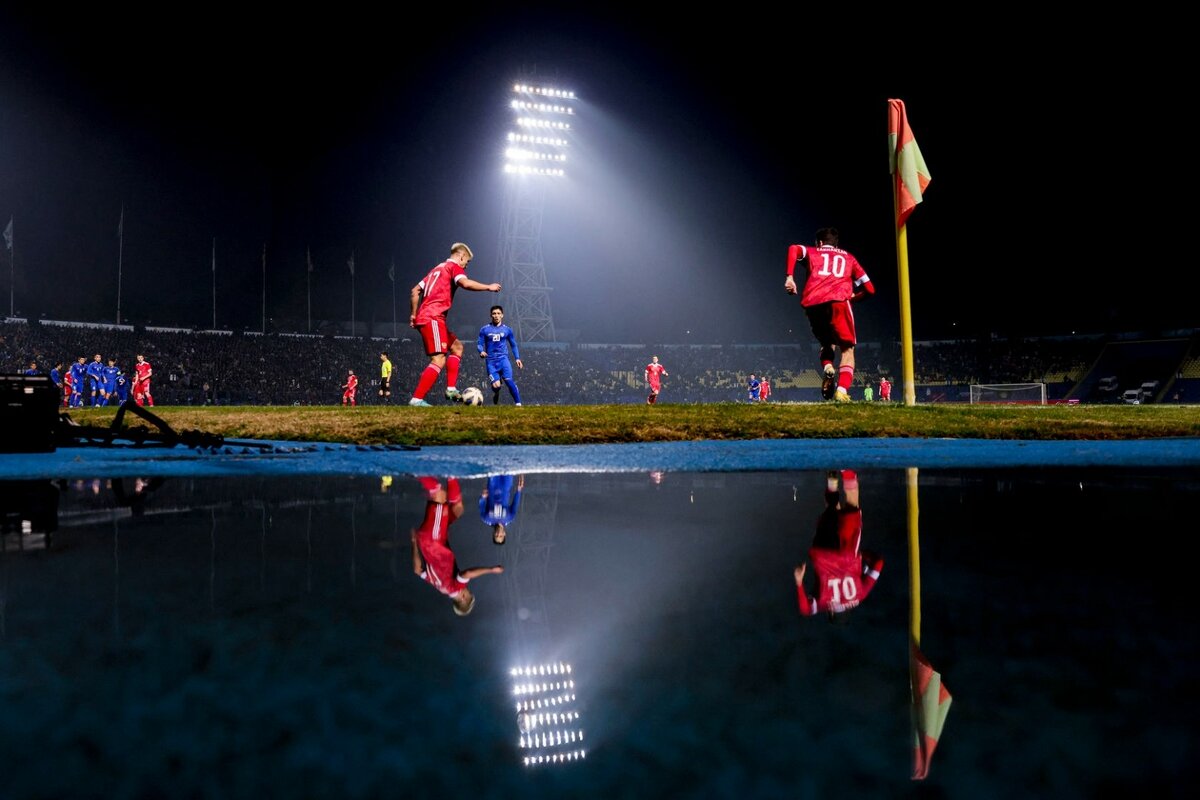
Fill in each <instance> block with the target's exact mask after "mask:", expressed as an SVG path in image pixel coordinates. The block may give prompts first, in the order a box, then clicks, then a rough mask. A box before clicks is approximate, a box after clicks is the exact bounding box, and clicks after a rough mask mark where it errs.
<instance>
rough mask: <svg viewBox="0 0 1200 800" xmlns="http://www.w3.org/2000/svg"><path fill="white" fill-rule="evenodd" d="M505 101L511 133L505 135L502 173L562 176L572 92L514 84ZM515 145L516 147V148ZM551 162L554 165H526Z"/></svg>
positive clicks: (564, 167)
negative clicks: (505, 142) (507, 104)
mask: <svg viewBox="0 0 1200 800" xmlns="http://www.w3.org/2000/svg"><path fill="white" fill-rule="evenodd" d="M512 90H513V95H514V97H513V98H512V99H511V100H510V101H509V108H510V109H511V110H512V112H513V118H512V125H513V128H514V129H515V130H512V131H510V132H509V133H508V137H507V139H508V146H507V147H506V148H505V151H504V172H505V173H506V174H509V175H532V176H546V177H552V178H561V177H565V176H566V174H567V172H566V161H567V152H566V151H567V148H568V145H569V142H568V139H567V136H569V135H570V133H571V130H572V126H571V118H572V117H574V116H575V106H574V105H572V103H574V101H575V93H574V92H572V91H569V90H566V89H559V88H556V87H552V86H538V85H534V84H529V83H515V84H513V87H512ZM518 145H519V146H518ZM534 161H537V162H551V163H553V164H554V166H545V165H543V164H539V165H537V166H533V165H531V164H530V162H534Z"/></svg>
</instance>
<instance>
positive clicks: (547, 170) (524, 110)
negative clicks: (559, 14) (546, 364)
mask: <svg viewBox="0 0 1200 800" xmlns="http://www.w3.org/2000/svg"><path fill="white" fill-rule="evenodd" d="M574 102H575V93H574V92H570V91H566V90H562V89H557V88H553V87H549V86H541V85H535V84H529V83H517V84H515V85H514V86H513V87H512V98H511V99H510V101H509V108H510V109H511V111H512V128H511V129H510V130H509V133H508V136H507V142H506V145H505V150H504V158H505V164H504V172H505V176H506V179H507V181H508V185H507V187H506V190H505V197H504V217H503V219H502V221H501V225H500V244H499V246H498V247H497V248H496V252H497V253H499V254H500V263H499V269H498V270H497V272H498V273H499V276H500V285H501V286H502V287H503V289H502V290H501V299H502V301H503V302H502V305H504V307H505V308H504V310H505V319H506V321H507V322H508V324H509V325H510V326H511V327H512V329H513V332H514V333H515V334H516V336H517V339H518V341H521V342H553V341H555V334H554V316H553V315H552V314H551V312H550V286H549V284H548V282H547V280H546V262H545V260H544V259H543V258H542V218H543V212H544V211H545V208H546V192H547V185H548V184H554V183H557V182H560V181H561V180H562V179H563V178H564V176H565V175H566V163H567V148H568V147H569V144H570V141H569V139H570V136H571V130H572V126H571V120H572V119H573V118H574V115H575V109H574Z"/></svg>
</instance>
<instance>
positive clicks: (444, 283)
mask: <svg viewBox="0 0 1200 800" xmlns="http://www.w3.org/2000/svg"><path fill="white" fill-rule="evenodd" d="M474 257H475V254H474V253H473V252H471V248H470V247H468V246H467V245H465V244H463V243H462V242H455V243H454V244H452V245H450V257H449V258H448V259H446V260H445V261H443V262H442V263H440V264H438V265H437V266H436V267H434V268H433V269H431V270H429V273H428V274H427V275H426V276H425V277H424V278H422V279H421V280H420V282H419V283H417V285H416V286H414V287H413V288H412V292H411V293H410V301H411V303H412V313H411V314H410V315H409V318H408V324H409V325H410V326H412V327H413V328H416V329H417V330H418V331H419V332H420V333H421V341H422V342H423V343H424V345H425V352H426V354H428V356H429V364H428V365H427V366H426V367H425V369H424V371H422V372H421V377H420V379H419V380H418V381H417V388H416V389H415V390H414V391H413V396H412V399H411V400H409V401H408V404H409V405H410V406H428V405H429V403H428V402H426V400H425V395H427V394H428V393H429V390H430V389H432V388H433V385H434V384H435V383H437V379H438V376H439V375H441V373H442V369H443V368H445V370H446V399H447V400H459V399H460V398H461V397H462V395H461V393H460V392H459V391H458V387H457V386H456V384H457V382H458V369H459V366H460V365H461V363H462V351H463V344H462V342H460V341H459V340H458V337H457V336H455V335H454V333H453V332H452V331H451V330H450V328H449V327H448V325H447V324H446V314H447V313H448V312H449V311H450V306H451V305H452V304H453V303H454V293H455V292H456V291H458V289H459V288H460V287H461V288H463V289H469V290H470V291H472V292H498V291H500V284H498V283H480V282H479V281H473V280H471V279H470V278H468V277H467V264H469V263H471V259H472V258H474Z"/></svg>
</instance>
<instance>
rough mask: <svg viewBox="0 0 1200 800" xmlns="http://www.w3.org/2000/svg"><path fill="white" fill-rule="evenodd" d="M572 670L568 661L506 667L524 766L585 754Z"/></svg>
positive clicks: (565, 761)
mask: <svg viewBox="0 0 1200 800" xmlns="http://www.w3.org/2000/svg"><path fill="white" fill-rule="evenodd" d="M572 673H573V671H572V669H571V665H570V664H564V663H562V662H561V661H560V662H555V663H552V664H538V665H536V666H528V667H513V668H512V669H511V670H509V673H508V674H509V677H510V678H512V681H513V696H514V697H515V698H516V710H517V731H518V732H519V733H520V738H519V740H518V744H519V746H520V748H521V750H523V751H524V754H523V755H522V762H523V763H524V764H525V766H527V767H531V766H539V765H542V764H565V763H567V762H571V761H579V760H582V759H583V758H584V757H586V755H587V752H586V750H584V748H583V730H582V729H581V728H580V727H579V709H578V708H577V707H576V697H575V679H574V677H573V676H572Z"/></svg>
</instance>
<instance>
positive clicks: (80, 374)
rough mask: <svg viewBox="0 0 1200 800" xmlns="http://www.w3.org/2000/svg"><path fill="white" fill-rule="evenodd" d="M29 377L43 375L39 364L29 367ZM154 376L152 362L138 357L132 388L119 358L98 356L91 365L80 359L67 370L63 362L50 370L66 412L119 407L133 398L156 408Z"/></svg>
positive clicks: (137, 401)
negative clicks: (153, 389)
mask: <svg viewBox="0 0 1200 800" xmlns="http://www.w3.org/2000/svg"><path fill="white" fill-rule="evenodd" d="M25 374H26V375H39V374H41V373H40V371H39V370H38V365H37V362H36V361H31V362H30V363H29V368H28V369H26V370H25ZM153 374H154V370H153V369H152V368H151V366H150V362H149V361H147V360H146V357H145V356H144V355H142V354H141V353H138V355H137V361H136V363H135V364H134V365H133V385H132V387H131V386H130V381H129V376H127V375H126V374H125V370H124V369H122V368H121V367H119V366H117V360H116V359H115V358H109V359H108V360H107V361H105V360H104V358H103V357H102V356H101V355H100V354H99V353H96V354H95V355H94V356H92V360H91V361H90V362H89V361H88V360H87V356H80V357H79V358H78V359H76V360H75V363H74V364H72V365H71V366H70V367H68V368H66V369H63V365H62V362H61V361H60V362H58V363H56V364H55V365H54V368H53V369H51V370H50V380H52V381H53V382H54V385H55V386H57V387H58V390H59V392H60V393H61V395H62V407H63V408H88V407H91V408H97V407H99V406H116V405H120V404H122V403H124V402H125V401H126V400H128V399H129V397H130V396H131V395H132V396H133V398H134V400H135V402H136V403H137V404H138V405H139V406H152V405H154V397H153V396H152V395H151V394H150V378H151V376H152V375H153Z"/></svg>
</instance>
